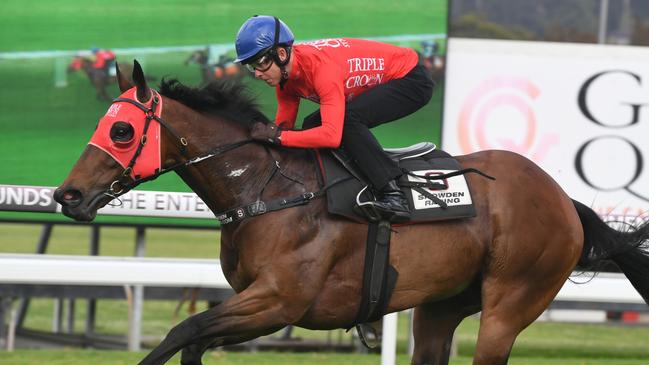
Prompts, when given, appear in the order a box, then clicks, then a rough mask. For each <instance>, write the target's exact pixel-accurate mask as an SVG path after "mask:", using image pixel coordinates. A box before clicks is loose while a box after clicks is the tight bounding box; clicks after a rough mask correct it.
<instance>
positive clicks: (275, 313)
mask: <svg viewBox="0 0 649 365" xmlns="http://www.w3.org/2000/svg"><path fill="white" fill-rule="evenodd" d="M276 284H277V282H275V281H273V282H272V283H271V282H269V281H266V280H257V281H255V282H254V283H253V284H252V285H250V286H249V287H248V288H247V289H246V290H244V291H242V292H241V293H239V294H237V295H235V296H233V297H231V298H230V299H228V300H227V301H225V302H223V303H221V304H220V305H217V306H215V307H213V308H210V309H208V310H206V311H204V312H201V313H198V314H196V315H194V316H192V317H189V318H187V319H186V320H184V321H182V322H181V323H179V324H178V325H177V326H176V327H174V328H173V329H172V330H171V331H170V332H169V334H167V337H166V338H165V339H164V340H163V341H162V342H161V343H160V344H159V345H158V346H157V347H156V348H155V349H154V350H153V351H151V353H149V354H148V355H147V356H146V357H145V358H144V360H142V362H140V364H142V365H154V364H164V363H165V362H167V361H168V360H169V359H170V358H171V357H172V356H173V355H174V354H175V353H177V352H178V351H180V350H181V349H182V348H184V347H187V346H189V345H194V346H202V347H205V348H206V347H207V346H208V345H210V344H212V345H216V346H222V345H228V344H235V343H241V342H244V341H248V340H251V339H254V338H257V337H259V336H264V335H267V334H270V333H273V332H275V331H277V330H279V329H281V328H282V327H284V326H286V325H288V324H291V323H294V322H296V321H297V320H298V319H300V318H301V317H302V316H303V315H304V313H305V312H306V310H307V308H308V304H307V303H305V302H304V300H300V299H298V300H295V299H296V298H289V297H286V296H285V295H283V294H282V293H281V292H280V291H279V290H278V288H277V287H276ZM300 303H301V304H300ZM193 349H195V350H198V349H197V348H196V347H193ZM203 350H204V349H201V350H198V351H203ZM188 355H194V358H195V356H196V355H195V353H194V354H188ZM186 360H188V361H189V360H191V361H195V359H193V360H192V359H191V358H186Z"/></svg>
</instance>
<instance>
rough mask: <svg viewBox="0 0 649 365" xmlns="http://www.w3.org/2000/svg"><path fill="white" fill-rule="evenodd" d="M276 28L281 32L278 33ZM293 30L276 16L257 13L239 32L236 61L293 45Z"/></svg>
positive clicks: (242, 60)
mask: <svg viewBox="0 0 649 365" xmlns="http://www.w3.org/2000/svg"><path fill="white" fill-rule="evenodd" d="M276 29H278V30H279V34H276ZM294 40H295V38H294V37H293V32H291V29H289V27H288V26H287V25H286V24H284V22H283V21H281V20H279V19H278V18H276V17H273V16H268V15H255V16H253V17H252V18H250V19H248V20H246V22H245V23H243V25H242V26H241V28H240V29H239V33H237V39H236V41H235V48H236V50H237V59H236V60H234V62H242V63H246V61H248V60H250V59H252V58H254V57H255V56H256V55H258V54H261V53H262V52H264V51H266V50H268V49H270V48H273V47H276V46H278V45H283V46H287V47H290V46H291V45H293V41H294Z"/></svg>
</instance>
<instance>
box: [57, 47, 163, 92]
mask: <svg viewBox="0 0 649 365" xmlns="http://www.w3.org/2000/svg"><path fill="white" fill-rule="evenodd" d="M93 63H94V61H93V60H92V59H90V58H88V57H84V56H81V55H77V56H75V57H74V58H72V60H71V61H70V64H69V65H68V69H67V71H68V74H70V73H73V72H77V71H83V73H84V74H86V76H87V77H88V81H90V84H91V85H92V86H93V87H94V88H95V90H96V91H97V100H101V101H110V100H112V99H111V97H110V96H109V95H108V92H107V91H106V89H107V88H108V87H109V86H110V85H112V84H115V83H116V82H117V77H116V76H111V75H109V74H108V73H107V72H106V70H103V69H98V68H95V67H93ZM120 67H121V68H122V71H123V72H124V73H125V75H127V77H130V76H128V75H130V74H131V72H132V70H133V68H132V66H131V65H129V64H128V63H125V64H120ZM146 79H147V80H148V81H153V80H155V78H154V77H151V76H148V75H147V76H146Z"/></svg>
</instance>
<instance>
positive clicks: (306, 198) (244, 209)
mask: <svg viewBox="0 0 649 365" xmlns="http://www.w3.org/2000/svg"><path fill="white" fill-rule="evenodd" d="M152 92H153V100H152V103H151V107H150V108H148V107H147V106H146V105H144V104H142V103H140V102H139V101H137V100H134V99H130V98H117V99H115V100H113V103H116V102H126V103H130V104H132V105H135V106H136V107H138V108H139V109H140V110H142V111H143V112H144V114H145V115H146V121H145V125H144V130H143V132H142V137H141V138H140V143H139V145H138V147H137V149H136V151H135V154H134V155H133V157H132V158H131V160H130V162H129V164H128V166H127V167H126V168H125V169H124V171H123V172H122V174H121V175H120V177H119V178H118V179H117V180H115V181H113V182H112V183H111V184H110V187H109V188H108V189H106V191H104V192H103V195H105V196H108V197H111V198H113V199H117V200H119V196H120V195H121V194H123V193H125V192H126V191H128V190H131V189H133V188H134V187H136V186H137V185H139V184H141V183H143V182H146V181H150V180H154V179H156V178H158V176H160V175H163V174H166V173H168V172H171V171H175V170H176V169H178V168H181V167H185V166H190V165H193V164H195V163H198V162H201V161H204V160H207V159H209V158H212V157H216V156H219V155H221V154H224V153H226V152H228V151H232V150H234V149H236V148H239V147H241V146H244V145H246V144H249V143H252V142H256V141H254V140H253V139H250V138H249V139H245V140H242V141H238V142H233V143H230V144H226V145H223V146H219V147H216V148H214V149H212V150H210V151H208V152H207V153H204V154H202V155H200V156H196V157H192V158H188V157H187V146H188V142H187V139H186V138H184V137H181V136H180V135H179V134H178V133H177V132H176V131H175V130H174V129H173V128H172V127H171V126H170V125H169V124H168V123H167V122H165V120H164V119H162V117H160V115H161V111H160V112H158V113H156V109H158V105H159V103H160V98H161V96H160V94H159V93H158V92H157V91H155V90H152ZM152 120H155V121H156V122H158V123H159V124H160V125H161V126H162V127H164V128H165V129H166V130H167V131H168V132H169V133H170V134H171V135H173V136H174V137H175V138H176V140H177V141H178V144H179V145H180V151H181V153H182V155H183V156H184V157H185V158H186V159H185V161H181V162H178V163H176V164H174V165H172V166H170V167H168V168H166V169H164V168H162V167H160V169H159V170H156V171H155V173H153V174H152V175H150V176H146V177H143V178H140V177H138V176H135V177H134V178H132V177H131V172H132V171H133V166H135V163H136V161H137V159H138V157H139V156H140V154H141V152H142V149H143V148H144V145H145V144H146V133H147V130H148V128H149V125H150V124H151V121H152ZM264 149H265V150H266V152H267V153H268V154H269V155H270V157H271V159H272V160H273V161H274V163H273V164H272V167H271V170H270V172H269V175H268V176H267V177H266V178H265V181H264V183H263V185H262V188H261V190H260V191H259V192H258V193H257V196H256V199H255V201H254V202H252V203H250V204H246V205H243V206H239V207H235V208H231V209H228V210H226V211H223V212H216V213H215V216H216V217H217V219H218V220H219V221H220V222H221V224H228V223H234V222H238V221H240V220H242V219H245V218H248V217H254V216H257V215H261V214H265V213H269V212H272V211H276V210H281V209H286V208H291V207H295V206H299V205H304V204H308V203H309V202H310V201H311V200H313V199H315V198H319V197H321V196H323V195H324V194H325V192H326V191H327V190H328V189H329V188H330V187H332V186H333V185H336V184H338V183H340V182H342V181H344V180H346V179H347V178H343V179H338V180H335V181H333V182H330V183H329V184H327V185H326V186H323V187H321V188H320V189H319V190H317V191H311V192H305V193H302V194H299V195H297V196H294V197H289V198H279V199H274V200H271V201H268V202H264V201H262V200H261V196H262V194H263V192H264V190H265V189H266V187H267V186H268V184H269V183H270V182H271V180H272V179H273V177H275V176H276V175H277V173H278V172H279V174H280V175H281V176H282V177H284V178H285V179H288V180H290V181H292V182H294V183H297V184H300V185H302V186H304V183H303V182H302V181H300V180H298V179H296V178H293V177H291V176H288V175H287V174H286V173H285V172H284V171H283V170H282V168H281V166H280V163H279V160H278V159H276V158H275V157H274V156H273V154H272V153H271V151H270V149H269V148H268V146H265V145H264Z"/></svg>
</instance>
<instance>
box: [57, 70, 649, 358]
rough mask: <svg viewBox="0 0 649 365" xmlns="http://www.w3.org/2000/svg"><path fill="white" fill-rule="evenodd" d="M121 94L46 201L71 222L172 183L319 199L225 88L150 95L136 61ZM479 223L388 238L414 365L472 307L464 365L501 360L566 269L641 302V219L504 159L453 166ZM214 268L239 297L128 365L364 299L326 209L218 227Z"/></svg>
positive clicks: (346, 239) (647, 268)
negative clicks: (589, 274) (475, 317)
mask: <svg viewBox="0 0 649 365" xmlns="http://www.w3.org/2000/svg"><path fill="white" fill-rule="evenodd" d="M132 79H133V81H134V84H131V83H130V82H129V81H128V80H127V79H126V78H125V77H124V76H123V75H122V73H121V72H118V80H119V86H120V89H121V90H122V92H123V94H122V95H121V97H120V98H118V99H116V100H115V101H114V102H113V104H112V105H111V107H110V108H109V109H108V112H107V113H106V115H105V116H104V117H103V118H102V119H101V120H100V122H99V124H98V126H97V129H96V131H95V134H94V135H93V137H92V139H91V141H90V143H89V144H88V146H87V147H86V148H85V150H84V151H83V154H82V155H81V157H80V158H79V160H78V161H77V163H76V164H75V165H74V167H73V168H72V171H71V172H70V174H69V175H68V177H67V178H66V179H65V181H64V182H63V183H62V185H61V186H60V187H59V188H58V189H57V190H56V192H55V199H56V201H57V202H59V203H60V204H61V205H62V206H63V213H64V214H65V215H67V216H68V217H71V218H73V219H75V220H79V221H90V220H92V219H94V217H95V215H96V213H97V209H99V208H100V207H102V206H104V205H105V204H107V203H108V202H109V201H111V200H112V199H114V198H116V197H118V196H119V195H120V194H123V193H124V192H125V191H127V190H129V189H132V188H133V187H135V186H136V185H138V184H140V183H143V182H145V181H147V180H150V179H153V178H155V177H157V176H159V175H160V174H163V173H165V172H170V171H175V172H176V173H177V174H178V175H179V176H180V177H181V178H182V179H183V180H184V181H185V182H186V183H187V184H188V185H189V186H190V187H191V188H192V189H193V190H194V192H196V194H198V196H200V197H201V198H202V199H203V201H204V202H205V203H206V204H207V205H208V206H209V208H210V209H211V210H212V211H213V212H224V211H228V210H231V209H233V208H237V207H242V206H244V205H246V204H249V203H252V202H255V201H257V200H259V199H261V200H264V201H269V200H272V199H284V198H287V199H288V198H292V197H296V196H298V197H299V196H308V193H309V192H314V191H317V190H318V189H320V182H319V180H318V171H317V170H318V169H319V167H317V163H314V161H313V158H312V155H311V154H310V152H309V151H307V150H303V149H290V148H281V147H274V146H268V145H264V144H261V143H258V142H253V141H252V140H251V139H250V133H249V126H250V125H251V124H252V123H254V122H256V121H266V122H268V119H266V117H265V116H264V115H263V114H262V113H261V112H260V111H259V109H258V108H257V107H256V106H255V104H254V100H252V99H251V98H250V97H249V96H247V94H246V91H245V88H244V87H243V86H242V85H241V84H238V83H232V84H223V83H212V84H209V85H206V86H205V87H203V88H189V87H186V86H184V85H182V84H180V83H179V82H178V81H177V80H167V81H165V80H163V81H162V83H161V85H160V91H159V92H158V91H156V90H153V89H150V88H149V86H148V85H147V83H146V80H145V78H144V74H143V72H142V69H141V67H140V66H139V64H137V62H136V63H135V66H134V70H133V75H132ZM457 160H458V161H459V162H460V164H461V165H462V167H467V168H468V167H471V168H475V169H479V170H481V171H482V172H484V173H486V174H488V175H490V176H493V177H495V178H496V180H495V181H492V180H488V179H484V178H483V177H481V176H477V175H473V176H467V179H468V181H469V184H470V186H471V187H472V191H473V196H474V202H475V205H476V210H477V216H476V217H474V218H464V219H458V220H449V221H440V222H436V223H426V224H410V225H409V224H404V225H398V226H393V227H392V230H393V231H392V246H391V250H390V254H389V259H390V262H391V264H392V265H393V266H394V268H395V269H396V270H397V271H398V272H399V276H398V279H397V282H396V286H395V288H394V291H393V294H392V296H391V298H390V300H389V303H388V306H387V308H386V310H385V313H389V312H396V311H400V310H404V309H407V308H415V314H414V338H415V349H414V356H413V358H412V364H417V365H423V364H448V359H449V349H450V344H451V340H452V338H453V332H454V331H455V328H456V327H457V325H458V324H459V323H460V321H462V319H463V318H465V317H466V316H468V315H471V314H473V313H477V312H478V311H482V315H481V317H480V328H479V333H478V339H477V347H476V350H475V354H474V362H473V363H474V364H476V365H496V364H506V363H507V361H508V359H509V354H510V350H511V349H512V346H513V344H514V341H515V339H516V337H517V336H518V334H519V333H520V332H521V331H522V330H523V329H525V328H526V327H527V326H528V325H530V324H531V323H532V322H533V321H534V320H535V319H536V318H537V317H538V316H539V315H540V314H541V313H542V312H543V311H544V310H545V309H546V308H547V307H548V305H549V304H550V302H551V301H552V300H553V298H554V297H555V295H556V294H557V292H558V291H559V289H560V288H561V287H562V286H563V284H564V282H565V281H566V279H567V278H568V277H569V275H570V273H571V272H572V270H573V269H575V268H576V267H579V268H588V267H590V266H592V265H594V264H597V263H599V262H601V261H602V260H608V259H610V260H612V261H613V262H615V263H616V264H617V265H618V266H619V267H620V269H621V270H622V271H623V272H624V273H625V274H626V275H627V277H628V278H629V279H630V281H631V282H632V284H633V285H634V287H635V288H636V289H637V290H638V291H639V292H640V294H641V295H642V297H643V298H644V299H645V301H647V300H648V299H649V280H648V279H649V256H648V254H647V247H646V245H647V242H646V240H647V239H648V238H649V225H648V224H647V223H645V224H643V225H641V226H640V227H637V229H635V230H631V231H628V232H621V231H618V230H615V229H613V228H610V227H609V226H608V225H606V223H604V222H603V221H602V220H601V219H600V218H599V217H598V216H597V215H596V214H595V212H593V210H591V209H590V208H589V207H587V206H585V205H583V204H581V203H579V202H576V201H574V200H572V199H570V198H569V197H568V195H567V194H566V193H565V192H564V191H563V190H562V189H561V187H559V185H558V184H557V183H556V182H555V181H554V180H553V179H552V178H551V177H550V176H549V175H548V174H546V173H545V172H544V171H543V170H542V169H541V168H539V167H538V166H537V165H535V164H534V163H533V162H531V161H530V160H528V159H526V158H524V157H522V156H520V155H517V154H515V153H512V152H506V151H484V152H477V153H472V154H468V155H464V156H457ZM221 229H222V231H221V254H220V258H221V264H222V268H223V272H224V274H225V277H226V278H227V280H228V282H229V283H230V284H231V285H232V288H233V289H234V290H235V292H236V293H237V294H235V295H234V296H232V297H231V298H229V299H227V300H226V301H224V302H223V303H221V304H219V305H217V306H215V307H213V308H211V309H208V310H206V311H204V312H201V313H198V314H195V315H193V316H191V317H189V318H187V319H185V320H184V321H182V322H181V323H179V324H178V325H177V326H175V327H174V328H173V329H172V330H171V331H170V332H169V334H168V335H167V336H166V338H165V339H164V340H162V342H161V343H160V344H159V345H158V346H157V347H156V348H155V349H153V350H152V351H151V352H150V353H149V354H148V355H147V356H146V357H145V358H144V359H143V360H142V361H141V362H140V364H145V365H152V364H164V363H165V362H167V361H168V360H169V359H170V358H171V357H172V356H173V355H174V354H175V353H177V352H178V351H182V355H181V364H183V365H197V364H201V363H202V362H201V357H202V355H203V353H204V352H205V350H206V349H207V348H208V347H211V346H221V345H228V344H235V343H240V342H243V341H248V340H251V339H254V338H256V337H259V336H263V335H267V334H270V333H272V332H275V331H277V330H279V329H281V328H283V327H285V326H287V325H297V326H301V327H305V328H309V329H322V330H326V329H335V328H350V327H352V326H353V325H354V324H355V323H354V321H355V318H356V314H357V310H358V308H359V304H360V302H361V287H362V276H363V265H362V262H363V259H364V251H365V244H364V242H365V240H366V236H367V225H365V224H362V223H358V222H353V221H350V220H347V219H344V218H341V217H338V216H333V215H331V214H329V213H328V212H327V208H326V202H325V199H322V198H313V199H311V200H309V202H308V204H302V205H296V206H293V207H291V208H288V209H283V210H277V211H272V212H268V213H266V214H262V215H258V216H254V217H247V218H245V219H241V220H238V221H235V222H233V223H230V224H224V225H222V228H221Z"/></svg>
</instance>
